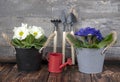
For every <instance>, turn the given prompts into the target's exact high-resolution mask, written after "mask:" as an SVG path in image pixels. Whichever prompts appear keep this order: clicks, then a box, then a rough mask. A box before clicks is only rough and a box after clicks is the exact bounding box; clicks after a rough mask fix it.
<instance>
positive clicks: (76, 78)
mask: <svg viewBox="0 0 120 82" xmlns="http://www.w3.org/2000/svg"><path fill="white" fill-rule="evenodd" d="M62 82H91V77H90V74H85V73H81V72H79V71H78V67H77V66H69V67H68V68H67V70H66V71H64V73H62Z"/></svg>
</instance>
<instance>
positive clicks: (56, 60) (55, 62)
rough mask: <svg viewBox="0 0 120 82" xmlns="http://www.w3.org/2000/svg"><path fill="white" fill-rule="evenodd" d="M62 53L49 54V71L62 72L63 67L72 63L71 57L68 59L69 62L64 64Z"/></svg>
mask: <svg viewBox="0 0 120 82" xmlns="http://www.w3.org/2000/svg"><path fill="white" fill-rule="evenodd" d="M62 56H63V55H62V53H53V52H51V53H49V54H48V62H49V63H48V71H49V72H53V73H60V72H62V68H63V67H65V66H66V65H72V60H71V58H68V59H67V62H65V63H64V64H62Z"/></svg>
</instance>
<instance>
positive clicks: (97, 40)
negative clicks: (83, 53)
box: [67, 27, 113, 48]
mask: <svg viewBox="0 0 120 82" xmlns="http://www.w3.org/2000/svg"><path fill="white" fill-rule="evenodd" d="M74 34H75V36H76V37H74V36H72V35H70V34H68V35H67V37H68V38H69V40H70V41H71V42H72V43H73V45H74V47H76V48H104V47H105V46H107V45H108V44H110V43H111V42H112V41H113V35H112V34H109V35H107V36H105V37H103V36H102V34H101V32H100V30H97V29H95V28H92V27H86V28H81V29H79V30H78V31H76V32H75V33H74Z"/></svg>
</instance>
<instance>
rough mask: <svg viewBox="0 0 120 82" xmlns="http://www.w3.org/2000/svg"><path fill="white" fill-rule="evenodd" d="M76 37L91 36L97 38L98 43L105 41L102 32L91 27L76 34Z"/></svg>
mask: <svg viewBox="0 0 120 82" xmlns="http://www.w3.org/2000/svg"><path fill="white" fill-rule="evenodd" d="M75 35H77V36H85V37H86V36H89V35H91V36H94V37H96V38H97V40H98V41H101V40H102V39H103V37H102V34H101V33H100V31H99V30H96V29H95V28H91V27H86V28H81V29H80V30H79V31H77V32H75Z"/></svg>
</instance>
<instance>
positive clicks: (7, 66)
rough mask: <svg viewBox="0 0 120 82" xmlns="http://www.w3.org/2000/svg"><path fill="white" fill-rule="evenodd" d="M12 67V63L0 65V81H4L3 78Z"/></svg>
mask: <svg viewBox="0 0 120 82" xmlns="http://www.w3.org/2000/svg"><path fill="white" fill-rule="evenodd" d="M12 68H13V65H10V64H5V65H3V66H2V69H1V71H0V82H5V81H4V79H5V78H6V76H7V75H8V74H9V73H10V71H11V70H12Z"/></svg>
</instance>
